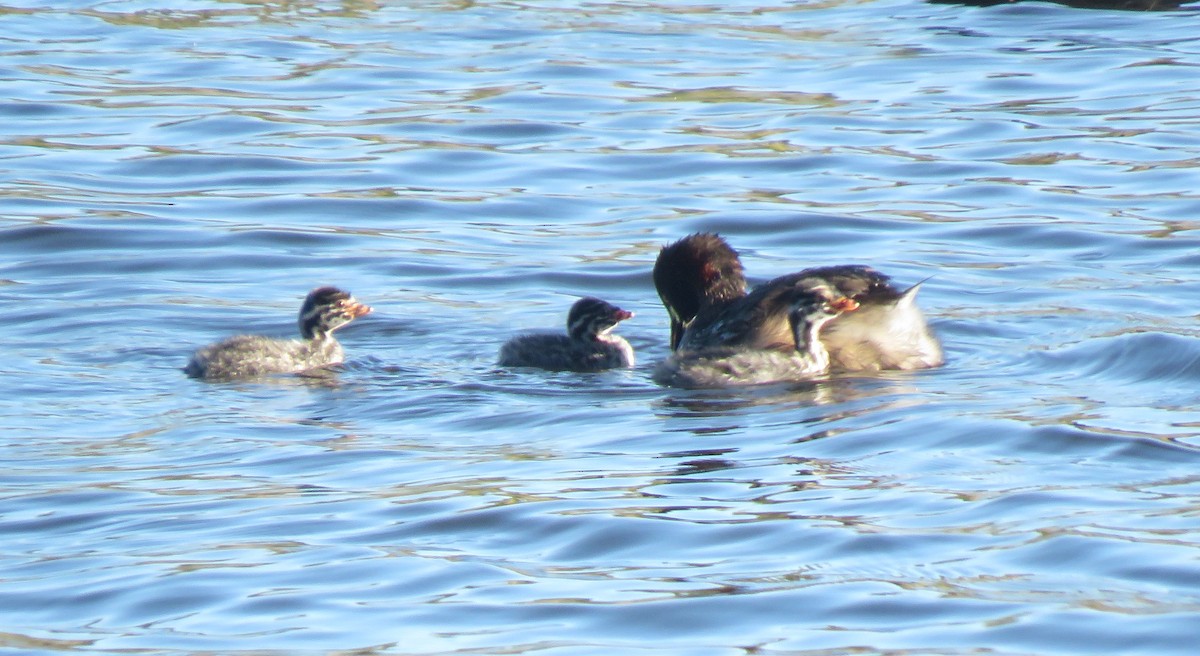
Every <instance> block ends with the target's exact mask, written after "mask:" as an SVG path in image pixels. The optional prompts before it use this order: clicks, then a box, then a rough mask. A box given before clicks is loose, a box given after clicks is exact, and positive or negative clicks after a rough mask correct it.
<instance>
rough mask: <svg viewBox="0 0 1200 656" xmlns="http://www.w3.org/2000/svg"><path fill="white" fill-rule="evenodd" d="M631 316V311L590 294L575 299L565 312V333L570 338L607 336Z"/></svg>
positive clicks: (593, 338)
mask: <svg viewBox="0 0 1200 656" xmlns="http://www.w3.org/2000/svg"><path fill="white" fill-rule="evenodd" d="M631 318H633V313H632V312H629V311H627V310H622V309H621V308H619V307H617V306H615V305H613V304H612V303H608V302H606V301H602V300H600V299H598V298H593V297H591V296H588V297H585V298H581V299H579V300H578V301H575V304H574V305H572V306H571V311H570V312H568V313H567V334H568V335H570V336H571V338H572V339H582V340H595V339H597V338H602V337H607V336H608V333H609V332H611V331H612V329H613V328H616V327H617V324H618V323H621V322H622V321H624V320H626V319H631Z"/></svg>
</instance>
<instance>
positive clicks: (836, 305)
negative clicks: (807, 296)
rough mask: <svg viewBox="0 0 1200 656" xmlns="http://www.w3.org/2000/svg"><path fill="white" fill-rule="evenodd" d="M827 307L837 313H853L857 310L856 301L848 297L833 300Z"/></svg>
mask: <svg viewBox="0 0 1200 656" xmlns="http://www.w3.org/2000/svg"><path fill="white" fill-rule="evenodd" d="M829 305H830V307H832V308H833V309H835V310H837V311H838V312H853V311H854V310H857V309H858V301H856V300H854V299H852V298H850V297H848V296H843V297H841V298H837V299H834V300H832V301H830V302H829Z"/></svg>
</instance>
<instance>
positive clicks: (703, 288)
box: [654, 232, 746, 350]
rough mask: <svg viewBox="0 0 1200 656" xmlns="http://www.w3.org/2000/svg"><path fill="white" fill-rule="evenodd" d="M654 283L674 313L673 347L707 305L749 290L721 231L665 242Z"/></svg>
mask: <svg viewBox="0 0 1200 656" xmlns="http://www.w3.org/2000/svg"><path fill="white" fill-rule="evenodd" d="M654 287H655V289H657V290H658V296H659V298H661V299H662V302H663V305H664V306H665V307H666V308H667V313H668V314H669V315H670V316H671V349H672V350H674V349H675V348H677V347H678V346H679V341H680V339H682V337H683V331H684V329H685V328H687V326H688V324H689V323H691V321H692V320H693V319H695V318H696V315H697V314H699V313H700V311H701V310H702V309H704V308H705V307H707V306H711V305H714V304H717V303H722V302H725V301H730V300H733V299H736V298H740V297H742V296H744V295H745V294H746V276H745V273H744V272H743V270H742V261H741V259H740V258H739V257H738V253H737V251H735V250H733V248H732V247H731V246H730V245H729V243H728V242H726V241H725V239H724V238H722V237H721V236H720V235H717V234H715V233H709V232H702V233H696V234H694V235H688V236H687V237H684V238H683V239H680V240H679V241H677V242H675V243H673V244H671V245H669V246H664V247H663V249H662V251H661V252H659V254H658V259H657V260H656V261H655V262H654Z"/></svg>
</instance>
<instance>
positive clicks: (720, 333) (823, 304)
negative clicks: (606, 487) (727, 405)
mask: <svg viewBox="0 0 1200 656" xmlns="http://www.w3.org/2000/svg"><path fill="white" fill-rule="evenodd" d="M770 296H771V298H770V300H771V303H770V304H766V303H763V304H759V305H758V306H756V308H766V307H768V306H769V307H770V308H771V311H772V312H775V311H778V312H779V316H778V317H774V316H772V317H771V319H772V321H776V320H777V321H778V323H779V325H781V326H783V327H785V328H786V335H779V336H778V338H777V339H772V340H770V341H763V342H757V341H754V340H750V339H745V337H746V336H747V332H746V330H745V323H744V321H743V319H745V317H740V316H735V315H733V314H731V315H730V316H729V317H728V318H727V319H718V320H717V322H716V323H713V324H710V325H709V326H707V328H709V332H708V333H706V335H705V337H706V340H700V339H697V340H695V341H693V342H691V343H687V344H686V345H684V346H681V347H680V349H679V350H677V351H675V352H674V353H672V354H671V355H670V356H669V357H668V358H667V359H666V360H664V361H663V362H661V363H659V365H658V366H657V367H656V368H655V372H654V380H655V381H656V382H658V383H660V384H663V385H669V386H672V387H686V388H701V387H728V386H732V385H754V384H760V383H773V382H780V381H798V380H807V379H811V378H814V377H817V376H821V375H824V374H825V373H827V372H828V371H829V353H828V351H826V349H825V345H824V344H823V343H822V342H821V340H820V339H819V337H818V334H819V333H820V331H821V329H822V327H824V326H825V325H826V324H828V323H829V322H831V321H833V320H834V319H836V318H838V317H839V316H841V315H842V314H843V313H846V312H853V311H855V310H856V309H857V308H858V303H857V302H856V301H854V300H852V299H850V298H847V297H845V296H842V295H841V294H840V293H839V292H837V291H835V290H834V289H832V288H831V287H830V286H829V285H827V284H826V283H825V282H824V281H822V280H820V279H816V278H803V279H797V280H795V281H794V282H793V284H791V285H788V286H786V287H784V286H782V285H780V286H777V287H776V288H775V289H773V290H772V293H771V295H770ZM686 341H687V340H685V342H686ZM701 342H703V343H701Z"/></svg>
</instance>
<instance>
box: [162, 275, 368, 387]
mask: <svg viewBox="0 0 1200 656" xmlns="http://www.w3.org/2000/svg"><path fill="white" fill-rule="evenodd" d="M370 311H371V308H370V307H368V306H366V305H363V304H362V303H359V302H358V301H356V300H355V299H354V297H353V296H351V295H350V294H348V293H347V292H344V291H342V290H340V289H337V288H336V287H319V288H317V289H314V290H313V291H311V292H309V294H308V296H307V297H306V298H305V299H304V304H303V305H302V306H301V307H300V315H299V318H298V320H297V323H298V325H299V328H300V337H301V338H300V339H298V340H297V339H290V340H289V339H274V338H271V337H264V336H261V335H237V336H235V337H230V338H228V339H226V340H223V341H220V342H217V343H215V344H210V345H208V346H205V347H203V348H201V349H199V350H197V351H196V352H195V354H193V355H192V359H191V361H190V362H188V364H187V366H186V367H184V372H185V373H187V375H189V376H191V377H193V378H204V379H209V380H221V379H234V378H252V377H256V376H265V375H270V374H289V373H301V372H304V371H309V370H313V369H317V368H320V367H327V366H329V365H334V364H338V363H340V362H341V361H342V360H343V358H344V354H343V351H342V346H341V344H339V343H338V341H337V340H336V339H334V337H333V332H334V331H335V330H337V329H338V328H341V327H342V326H345V325H346V324H348V323H350V322H351V321H353V320H354V319H355V318H357V317H361V316H363V315H365V314H367V313H369V312H370Z"/></svg>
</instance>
